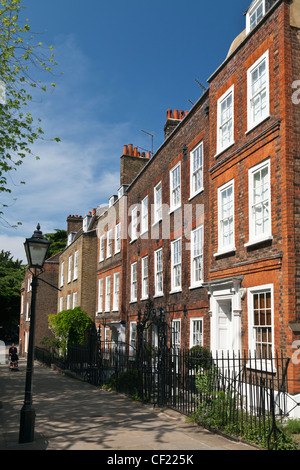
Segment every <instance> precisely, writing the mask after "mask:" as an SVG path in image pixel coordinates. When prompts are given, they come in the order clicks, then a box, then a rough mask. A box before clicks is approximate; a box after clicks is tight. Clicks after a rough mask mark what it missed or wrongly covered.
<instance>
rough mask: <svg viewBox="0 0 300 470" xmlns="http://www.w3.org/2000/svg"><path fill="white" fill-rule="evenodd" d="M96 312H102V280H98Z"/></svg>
mask: <svg viewBox="0 0 300 470" xmlns="http://www.w3.org/2000/svg"><path fill="white" fill-rule="evenodd" d="M98 312H99V313H102V312H103V278H101V279H98Z"/></svg>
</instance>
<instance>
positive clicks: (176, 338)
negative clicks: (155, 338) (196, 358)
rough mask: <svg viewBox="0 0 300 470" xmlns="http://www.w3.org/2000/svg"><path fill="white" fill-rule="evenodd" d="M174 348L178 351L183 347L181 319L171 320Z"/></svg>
mask: <svg viewBox="0 0 300 470" xmlns="http://www.w3.org/2000/svg"><path fill="white" fill-rule="evenodd" d="M171 335H172V348H173V349H174V350H175V351H178V350H179V349H180V347H181V321H180V319H178V320H172V321H171Z"/></svg>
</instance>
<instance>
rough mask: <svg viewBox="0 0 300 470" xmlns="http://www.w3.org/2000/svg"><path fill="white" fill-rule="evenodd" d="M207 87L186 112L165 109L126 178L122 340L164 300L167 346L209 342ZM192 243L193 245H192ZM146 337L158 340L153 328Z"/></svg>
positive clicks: (132, 337) (132, 335) (131, 336)
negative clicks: (136, 169)
mask: <svg viewBox="0 0 300 470" xmlns="http://www.w3.org/2000/svg"><path fill="white" fill-rule="evenodd" d="M208 135H209V133H208V93H205V95H204V96H203V97H202V98H201V99H200V100H199V101H198V102H197V104H196V105H195V106H194V107H193V109H192V110H191V111H190V112H189V113H188V114H187V113H185V112H183V111H181V112H178V111H172V110H168V112H167V121H166V125H165V136H166V138H165V141H164V143H163V144H162V145H161V147H160V148H159V150H158V151H157V152H156V153H155V155H154V156H153V158H152V159H151V160H150V161H149V162H148V163H147V165H146V166H145V167H144V169H143V170H142V171H141V172H140V174H139V175H138V177H137V178H136V179H135V180H134V181H133V182H132V183H131V185H129V187H128V190H127V195H128V244H127V284H126V315H127V321H126V324H127V341H128V342H130V343H131V344H134V343H135V341H136V338H135V334H136V322H137V319H138V312H139V311H141V312H143V311H144V310H145V309H146V306H147V302H148V300H149V299H150V300H151V301H153V307H154V308H155V309H158V308H164V309H165V311H166V321H167V323H168V327H169V331H168V341H169V344H172V345H173V346H174V347H185V348H188V347H190V346H193V345H195V344H203V345H204V344H205V345H206V346H207V347H209V329H210V322H209V316H208V297H207V290H206V289H204V288H203V282H204V279H206V277H207V272H206V268H207V265H208V263H207V259H206V257H207V254H208V253H207V250H205V246H206V244H207V243H208V240H206V217H207V215H206V213H205V211H204V207H205V205H206V204H207V203H208V196H209V193H208V184H207V183H208V181H207V178H208V158H207V156H208V152H209V149H208V145H209V140H208ZM191 246H192V249H191ZM149 335H151V336H152V337H148V340H151V341H153V342H154V344H156V343H157V332H156V331H155V328H154V331H149Z"/></svg>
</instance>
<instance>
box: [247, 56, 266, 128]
mask: <svg viewBox="0 0 300 470" xmlns="http://www.w3.org/2000/svg"><path fill="white" fill-rule="evenodd" d="M247 88H248V91H247V116H248V131H249V130H251V129H252V128H253V127H255V126H256V125H257V124H259V123H260V122H262V121H263V120H264V119H266V118H267V117H268V116H269V114H270V104H269V51H266V52H265V53H264V54H263V55H262V56H261V57H260V58H259V59H258V60H257V61H256V62H255V63H254V64H253V65H252V66H251V67H250V68H249V69H248V71H247Z"/></svg>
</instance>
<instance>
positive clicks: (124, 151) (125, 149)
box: [123, 145, 128, 155]
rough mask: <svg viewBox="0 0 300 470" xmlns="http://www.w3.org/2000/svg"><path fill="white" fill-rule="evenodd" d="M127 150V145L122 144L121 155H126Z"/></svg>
mask: <svg viewBox="0 0 300 470" xmlns="http://www.w3.org/2000/svg"><path fill="white" fill-rule="evenodd" d="M127 152H128V147H127V145H124V146H123V155H127Z"/></svg>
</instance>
